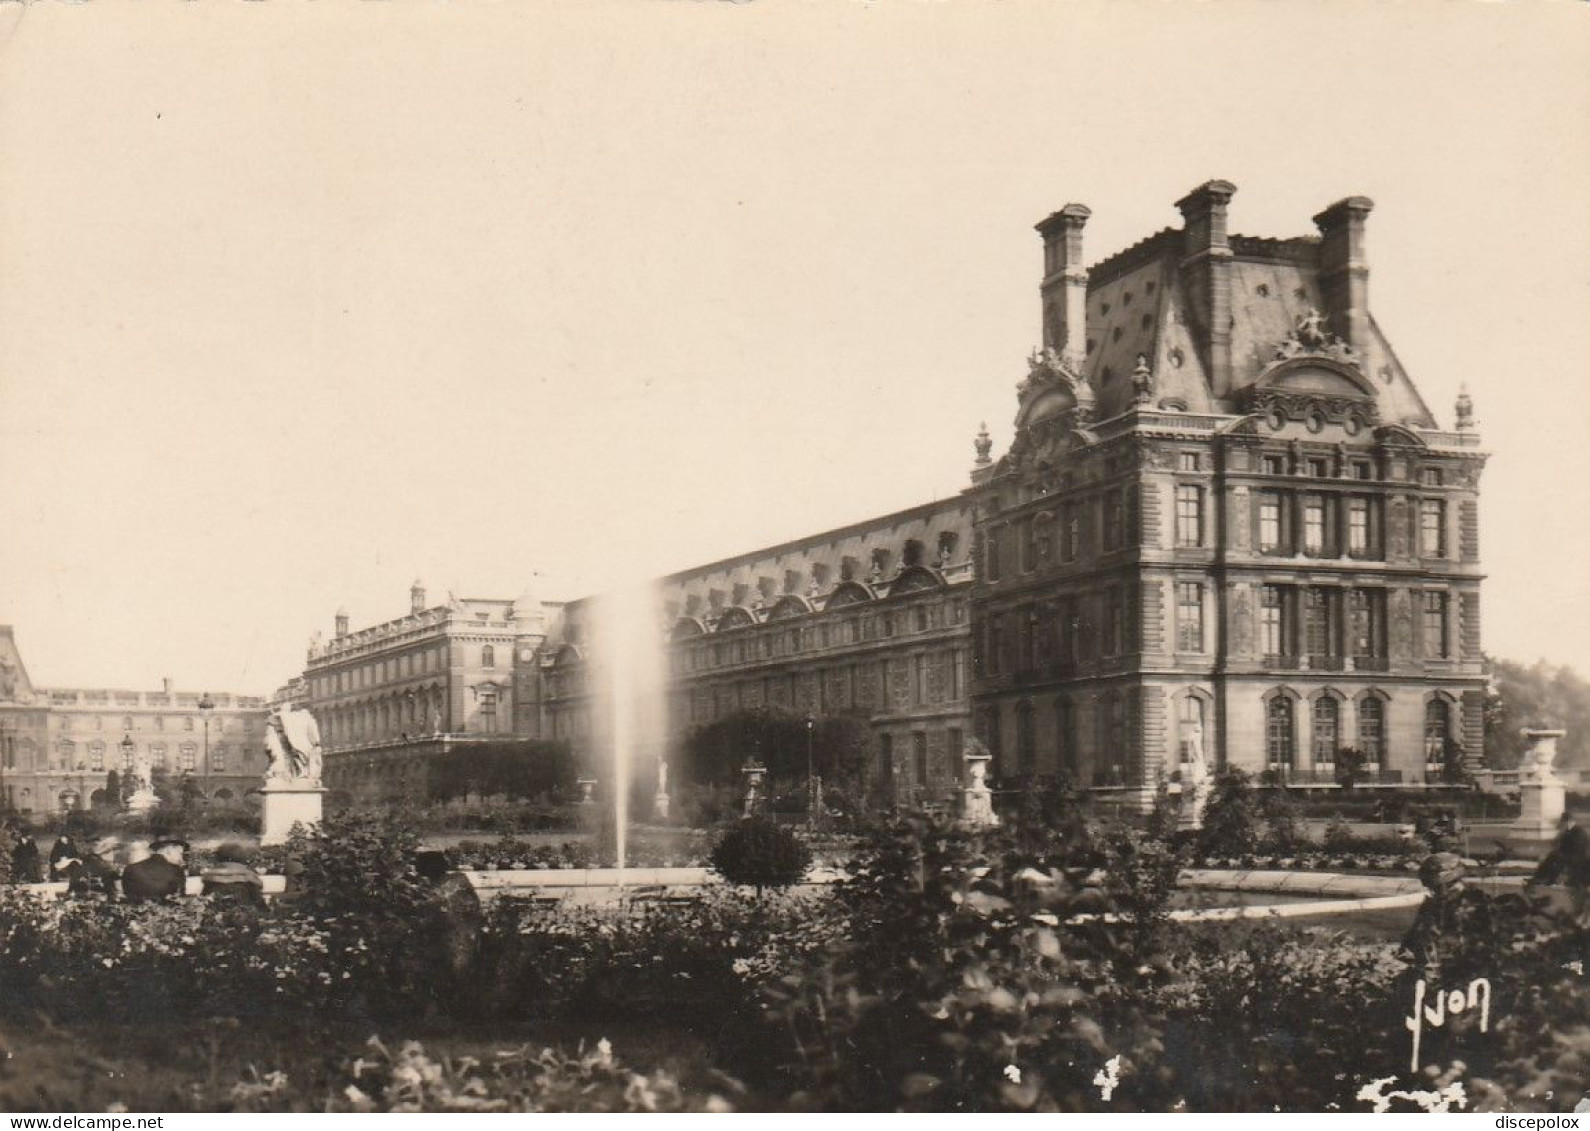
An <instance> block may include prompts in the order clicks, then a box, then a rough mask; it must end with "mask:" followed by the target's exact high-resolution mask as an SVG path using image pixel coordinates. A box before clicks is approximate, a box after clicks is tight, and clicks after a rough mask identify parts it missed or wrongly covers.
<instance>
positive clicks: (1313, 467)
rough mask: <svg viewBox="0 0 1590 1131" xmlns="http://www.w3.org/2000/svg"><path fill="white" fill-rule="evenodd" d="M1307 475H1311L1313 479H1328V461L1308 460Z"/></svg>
mask: <svg viewBox="0 0 1590 1131" xmlns="http://www.w3.org/2000/svg"><path fill="white" fill-rule="evenodd" d="M1308 473H1309V474H1310V475H1312V476H1313V477H1314V478H1315V479H1328V478H1330V473H1331V465H1330V461H1328V460H1323V459H1311V460H1309V461H1308Z"/></svg>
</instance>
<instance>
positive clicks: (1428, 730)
mask: <svg viewBox="0 0 1590 1131" xmlns="http://www.w3.org/2000/svg"><path fill="white" fill-rule="evenodd" d="M1451 736H1452V712H1451V709H1450V705H1449V704H1448V703H1447V701H1446V700H1445V699H1441V698H1433V699H1431V700H1430V701H1429V702H1427V703H1426V704H1425V705H1424V760H1425V762H1427V763H1429V764H1432V765H1434V764H1436V763H1440V762H1444V761H1446V744H1447V740H1448V739H1449V738H1451Z"/></svg>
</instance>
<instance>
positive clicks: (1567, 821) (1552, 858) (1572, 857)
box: [1529, 813, 1590, 891]
mask: <svg viewBox="0 0 1590 1131" xmlns="http://www.w3.org/2000/svg"><path fill="white" fill-rule="evenodd" d="M1558 883H1560V884H1562V885H1563V886H1564V887H1567V888H1574V889H1577V890H1579V891H1584V890H1585V889H1586V888H1590V832H1586V831H1585V828H1584V826H1583V825H1581V824H1579V823H1578V822H1577V821H1575V820H1574V819H1573V817H1571V816H1570V815H1569V814H1567V813H1564V814H1563V815H1562V820H1561V822H1560V823H1559V825H1558V827H1557V839H1556V840H1554V841H1553V842H1552V845H1551V851H1550V852H1548V853H1547V854H1546V858H1545V859H1544V860H1542V861H1541V862H1540V866H1539V867H1537V868H1536V869H1535V874H1534V875H1532V876H1530V877H1529V884H1530V886H1534V885H1535V884H1558Z"/></svg>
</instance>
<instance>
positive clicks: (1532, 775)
mask: <svg viewBox="0 0 1590 1131" xmlns="http://www.w3.org/2000/svg"><path fill="white" fill-rule="evenodd" d="M1565 733H1566V732H1565V731H1560V730H1526V731H1524V737H1525V738H1526V739H1528V741H1529V749H1528V750H1526V751H1525V753H1524V759H1523V761H1522V763H1520V766H1519V769H1520V771H1521V772H1520V774H1519V778H1518V801H1519V813H1518V820H1516V821H1514V822H1513V823H1512V826H1511V827H1510V828H1509V829H1508V830H1507V843H1508V846H1509V847H1516V848H1519V849H1522V850H1524V851H1526V852H1527V851H1528V850H1529V849H1531V848H1535V849H1537V850H1538V849H1543V848H1544V847H1545V846H1546V845H1548V844H1550V843H1551V842H1552V841H1553V840H1555V839H1556V838H1557V833H1558V831H1559V830H1558V827H1557V822H1558V821H1559V820H1561V818H1562V811H1563V803H1564V799H1565V796H1566V794H1567V788H1566V787H1565V786H1564V784H1563V780H1562V779H1561V778H1559V777H1558V776H1557V773H1556V770H1555V769H1554V768H1553V766H1552V762H1553V761H1554V760H1555V759H1556V757H1557V740H1558V739H1559V738H1561V737H1562V736H1563V735H1564V734H1565ZM1531 855H1533V853H1531Z"/></svg>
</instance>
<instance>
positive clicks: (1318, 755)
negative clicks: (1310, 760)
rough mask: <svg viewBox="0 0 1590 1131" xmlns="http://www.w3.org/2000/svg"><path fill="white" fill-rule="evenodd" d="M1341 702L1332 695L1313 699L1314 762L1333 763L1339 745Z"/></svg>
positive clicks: (1317, 763)
mask: <svg viewBox="0 0 1590 1131" xmlns="http://www.w3.org/2000/svg"><path fill="white" fill-rule="evenodd" d="M1341 716H1342V709H1341V704H1340V703H1339V702H1337V701H1336V699H1335V697H1334V696H1330V695H1321V696H1320V697H1319V698H1318V699H1316V700H1314V764H1315V765H1326V766H1329V765H1334V764H1335V762H1336V748H1337V747H1338V746H1339V745H1341Z"/></svg>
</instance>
